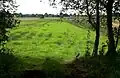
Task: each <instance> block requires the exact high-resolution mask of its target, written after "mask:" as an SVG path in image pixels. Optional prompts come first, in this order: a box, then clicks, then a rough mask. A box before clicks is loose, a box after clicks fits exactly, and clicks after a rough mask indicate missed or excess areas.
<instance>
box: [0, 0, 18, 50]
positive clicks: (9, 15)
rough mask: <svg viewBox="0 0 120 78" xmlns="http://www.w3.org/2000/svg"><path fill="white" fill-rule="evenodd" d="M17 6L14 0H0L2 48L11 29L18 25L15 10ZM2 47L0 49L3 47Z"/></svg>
mask: <svg viewBox="0 0 120 78" xmlns="http://www.w3.org/2000/svg"><path fill="white" fill-rule="evenodd" d="M16 8H17V6H16V5H15V1H14V0H0V47H1V48H2V47H3V46H4V44H5V43H6V41H8V35H6V33H7V32H8V31H9V29H11V28H13V27H15V26H16V24H17V23H18V21H17V20H16V19H15V10H16ZM1 48H0V49H1Z"/></svg>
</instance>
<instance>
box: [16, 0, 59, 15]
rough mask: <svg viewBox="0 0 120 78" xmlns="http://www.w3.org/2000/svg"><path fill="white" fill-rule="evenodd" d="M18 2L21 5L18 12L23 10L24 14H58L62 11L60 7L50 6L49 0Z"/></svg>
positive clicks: (21, 0)
mask: <svg viewBox="0 0 120 78" xmlns="http://www.w3.org/2000/svg"><path fill="white" fill-rule="evenodd" d="M16 1H17V4H18V5H20V6H19V7H18V10H17V12H21V13H24V14H31V13H42V14H44V13H46V12H47V13H51V14H57V13H59V11H60V8H53V7H50V6H49V2H48V1H49V0H44V2H42V3H41V2H40V0H16Z"/></svg>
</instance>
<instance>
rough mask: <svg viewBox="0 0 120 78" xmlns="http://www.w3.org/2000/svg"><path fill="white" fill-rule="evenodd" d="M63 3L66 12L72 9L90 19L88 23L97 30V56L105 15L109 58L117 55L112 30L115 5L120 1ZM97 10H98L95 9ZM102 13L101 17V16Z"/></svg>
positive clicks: (84, 0)
mask: <svg viewBox="0 0 120 78" xmlns="http://www.w3.org/2000/svg"><path fill="white" fill-rule="evenodd" d="M50 1H51V3H54V2H55V0H50ZM61 3H62V4H63V8H64V9H65V10H68V9H72V10H77V11H79V12H80V13H81V14H82V13H84V14H86V15H87V17H88V21H89V23H90V24H91V26H92V27H93V28H94V29H95V30H96V39H95V45H94V50H93V52H95V55H96V54H97V48H98V47H97V46H98V44H99V40H98V39H99V34H100V33H99V26H100V22H101V21H100V20H99V19H100V17H101V16H104V15H103V14H105V16H106V19H107V21H106V22H107V25H106V26H107V32H108V41H109V42H108V52H107V55H108V56H112V55H115V54H116V47H115V45H116V43H115V39H114V34H113V29H112V13H113V11H114V10H117V9H118V8H115V6H114V5H115V3H118V4H120V1H119V0H61ZM95 8H96V9H95ZM100 11H101V12H100ZM100 13H101V15H99V14H100ZM94 15H96V16H97V17H96V18H97V19H96V20H97V21H94V20H95V19H94V18H93V17H94Z"/></svg>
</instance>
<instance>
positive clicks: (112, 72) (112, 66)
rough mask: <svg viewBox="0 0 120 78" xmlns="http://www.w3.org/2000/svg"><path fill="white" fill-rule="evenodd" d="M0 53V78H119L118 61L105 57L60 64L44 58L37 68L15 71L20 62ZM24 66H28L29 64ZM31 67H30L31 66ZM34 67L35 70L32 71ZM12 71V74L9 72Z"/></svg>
mask: <svg viewBox="0 0 120 78" xmlns="http://www.w3.org/2000/svg"><path fill="white" fill-rule="evenodd" d="M8 52H9V50H8V51H7V50H5V52H4V53H0V66H1V67H0V76H1V77H0V78H120V75H119V74H120V61H119V57H118V58H117V59H118V61H114V62H113V61H111V60H110V59H108V58H106V57H105V56H102V57H99V56H98V57H88V58H84V57H80V58H78V59H74V60H72V61H69V62H64V63H63V62H62V61H63V60H61V59H59V58H53V57H46V58H44V62H42V63H41V64H40V66H39V64H38V65H33V67H30V68H31V69H25V70H22V71H15V68H16V66H17V65H18V64H20V63H21V64H25V63H22V62H20V60H18V59H17V58H16V57H15V56H14V55H12V54H11V53H8ZM29 59H31V63H32V62H34V61H36V60H37V62H39V60H40V61H41V60H42V59H40V58H33V57H29V58H28V61H29ZM26 65H27V66H28V68H29V66H30V64H27V62H26ZM31 66H32V65H31ZM36 66H37V67H40V69H37V67H36ZM34 67H36V69H33V68H34ZM11 71H12V72H11Z"/></svg>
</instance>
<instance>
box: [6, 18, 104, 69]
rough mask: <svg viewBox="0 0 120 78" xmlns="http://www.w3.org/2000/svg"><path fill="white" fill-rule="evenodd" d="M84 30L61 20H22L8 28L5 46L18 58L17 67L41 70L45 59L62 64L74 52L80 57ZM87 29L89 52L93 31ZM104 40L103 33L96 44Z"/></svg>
mask: <svg viewBox="0 0 120 78" xmlns="http://www.w3.org/2000/svg"><path fill="white" fill-rule="evenodd" d="M87 31H88V29H87V28H86V29H85V28H84V29H82V28H79V27H77V26H75V25H72V24H70V23H68V22H65V21H63V22H60V21H59V20H58V21H56V20H53V19H31V20H30V19H28V20H27V19H25V20H21V24H20V25H19V26H17V27H15V28H13V29H12V30H11V31H10V33H9V36H10V38H9V42H8V43H7V45H6V46H7V47H8V48H10V49H12V50H13V54H14V55H15V56H17V57H18V58H19V59H20V60H21V61H22V63H23V64H21V65H20V68H19V69H20V70H28V69H32V70H34V69H41V68H42V66H43V65H44V62H45V61H49V60H50V59H49V58H52V59H55V60H57V61H59V62H60V63H64V62H66V61H71V60H72V59H74V58H75V57H76V55H77V54H78V53H80V56H84V54H85V50H86V43H87V40H88V38H87V34H88V32H87ZM90 31H91V32H90V39H89V40H90V47H91V48H90V51H92V48H93V44H94V37H95V32H94V31H92V30H90ZM105 40H106V37H105V36H104V35H103V36H102V37H101V38H100V44H102V42H105ZM99 48H101V45H100V47H99ZM50 64H53V63H50ZM47 65H49V64H47ZM19 69H18V70H19Z"/></svg>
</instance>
